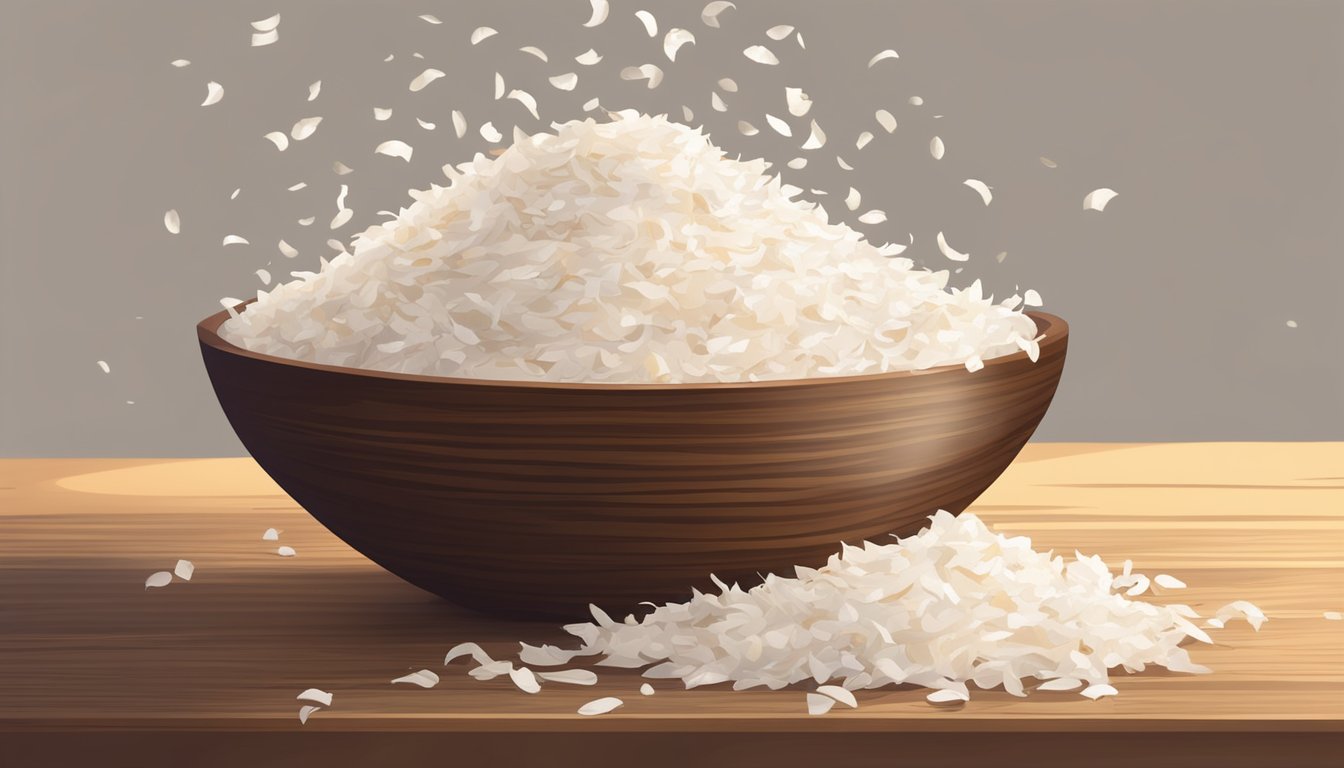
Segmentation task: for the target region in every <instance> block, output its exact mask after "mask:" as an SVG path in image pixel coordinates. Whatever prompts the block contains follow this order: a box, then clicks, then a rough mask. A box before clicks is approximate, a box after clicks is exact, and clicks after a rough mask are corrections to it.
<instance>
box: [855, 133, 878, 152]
mask: <svg viewBox="0 0 1344 768" xmlns="http://www.w3.org/2000/svg"><path fill="white" fill-rule="evenodd" d="M872 140H873V134H872V133H871V132H869V131H864V132H863V133H860V134H859V138H858V141H855V142H854V145H855V147H856V148H857V149H863V148H864V147H866V146H868V142H870V141H872Z"/></svg>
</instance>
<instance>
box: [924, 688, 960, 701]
mask: <svg viewBox="0 0 1344 768" xmlns="http://www.w3.org/2000/svg"><path fill="white" fill-rule="evenodd" d="M924 700H925V701H928V702H929V703H930V704H952V703H957V702H963V701H970V700H971V696H970V694H969V693H967V692H965V691H962V690H958V689H954V688H942V689H940V690H937V691H934V692H933V693H930V694H929V695H928V696H925V697H924Z"/></svg>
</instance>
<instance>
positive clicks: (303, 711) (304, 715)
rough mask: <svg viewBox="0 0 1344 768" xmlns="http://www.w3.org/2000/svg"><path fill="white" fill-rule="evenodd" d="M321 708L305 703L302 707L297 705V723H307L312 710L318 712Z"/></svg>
mask: <svg viewBox="0 0 1344 768" xmlns="http://www.w3.org/2000/svg"><path fill="white" fill-rule="evenodd" d="M321 710H322V708H321V707H315V706H313V705H311V704H305V705H303V706H302V707H299V725H307V724H308V718H309V717H312V715H313V713H314V712H320V711H321Z"/></svg>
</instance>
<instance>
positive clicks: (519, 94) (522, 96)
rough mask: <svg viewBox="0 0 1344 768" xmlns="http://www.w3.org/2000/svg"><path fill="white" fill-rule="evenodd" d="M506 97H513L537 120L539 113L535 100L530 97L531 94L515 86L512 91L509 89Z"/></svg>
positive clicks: (539, 116) (539, 117)
mask: <svg viewBox="0 0 1344 768" xmlns="http://www.w3.org/2000/svg"><path fill="white" fill-rule="evenodd" d="M508 98H510V99H513V100H514V101H516V102H518V103H519V104H522V105H523V106H524V107H526V108H527V111H528V112H531V113H532V117H534V118H536V119H538V120H540V119H541V115H538V114H537V100H536V99H535V98H533V97H532V94H530V93H528V92H527V91H521V90H518V89H517V88H515V89H513V90H512V91H509V95H508Z"/></svg>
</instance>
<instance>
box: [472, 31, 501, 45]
mask: <svg viewBox="0 0 1344 768" xmlns="http://www.w3.org/2000/svg"><path fill="white" fill-rule="evenodd" d="M498 34H499V30H496V29H494V28H493V27H477V28H476V29H474V30H472V32H471V44H472V45H476V44H477V43H479V42H481V41H482V40H485V39H487V38H491V37H494V36H495V35H498Z"/></svg>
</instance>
